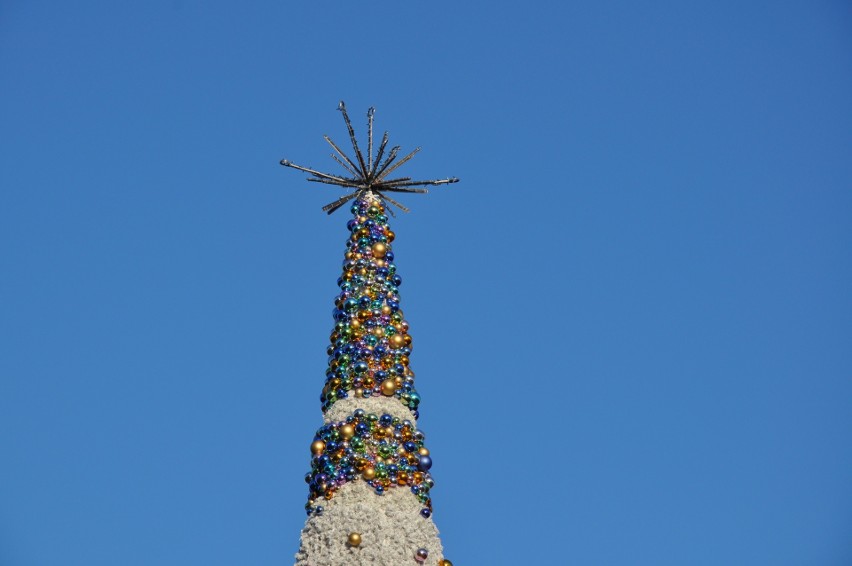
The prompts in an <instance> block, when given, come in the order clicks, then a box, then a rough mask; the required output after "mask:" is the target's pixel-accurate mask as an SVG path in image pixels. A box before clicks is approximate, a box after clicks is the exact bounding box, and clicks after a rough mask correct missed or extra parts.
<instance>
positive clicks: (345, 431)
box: [340, 424, 355, 440]
mask: <svg viewBox="0 0 852 566" xmlns="http://www.w3.org/2000/svg"><path fill="white" fill-rule="evenodd" d="M340 436H342V437H343V438H345V439H346V440H349V439H350V438H352V437H353V436H355V427H354V426H352V425H351V424H345V425H343V426H342V427H340Z"/></svg>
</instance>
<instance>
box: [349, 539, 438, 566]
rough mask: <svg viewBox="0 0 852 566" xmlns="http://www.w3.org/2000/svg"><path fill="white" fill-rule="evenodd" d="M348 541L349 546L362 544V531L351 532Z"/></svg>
mask: <svg viewBox="0 0 852 566" xmlns="http://www.w3.org/2000/svg"><path fill="white" fill-rule="evenodd" d="M348 542H349V546H361V533H349V539H348ZM450 566H452V564H451V565H450Z"/></svg>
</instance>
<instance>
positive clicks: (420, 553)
mask: <svg viewBox="0 0 852 566" xmlns="http://www.w3.org/2000/svg"><path fill="white" fill-rule="evenodd" d="M427 558H429V551H428V550H426V549H425V548H418V549H417V552H415V553H414V559H415V560H416V561H418V562H420V563H421V564H423V563H424V562H426V559H427Z"/></svg>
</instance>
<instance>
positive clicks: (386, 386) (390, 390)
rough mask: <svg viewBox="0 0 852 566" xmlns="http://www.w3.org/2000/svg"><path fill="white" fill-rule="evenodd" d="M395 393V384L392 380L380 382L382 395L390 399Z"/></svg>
mask: <svg viewBox="0 0 852 566" xmlns="http://www.w3.org/2000/svg"><path fill="white" fill-rule="evenodd" d="M394 393H396V383H395V382H394V380H392V379H386V380H384V381H383V382H382V395H385V396H386V397H392V396H393V394H394Z"/></svg>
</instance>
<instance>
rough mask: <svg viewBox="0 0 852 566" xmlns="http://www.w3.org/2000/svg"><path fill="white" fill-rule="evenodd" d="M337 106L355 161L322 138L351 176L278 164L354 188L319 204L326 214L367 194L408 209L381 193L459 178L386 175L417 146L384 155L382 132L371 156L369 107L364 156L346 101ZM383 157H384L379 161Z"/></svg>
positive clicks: (385, 140)
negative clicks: (402, 153) (418, 178)
mask: <svg viewBox="0 0 852 566" xmlns="http://www.w3.org/2000/svg"><path fill="white" fill-rule="evenodd" d="M337 109H338V110H340V112H341V113H342V114H343V121H344V122H346V128H347V129H348V130H349V139H350V140H351V141H352V149H353V150H355V161H353V160H352V159H350V158H349V156H347V155H346V154H345V153H343V150H341V149H340V148H339V147H338V146H337V144H336V143H334V142H333V141H332V140H331V138H330V137H328V136H323V138H325V141H327V142H328V144H329V145H330V146H331V147H332V149H333V150H334V153H332V154H331V157H332V158H333V159H334V160H335V161H337V162H338V163H339V164H340V165H341V166H342V167H343V168H344V169H346V171H347V172H348V173H349V175H351V177H350V176H342V175H332V174H331V173H321V172H319V171H316V170H314V169H311V168H309V167H302V166H301V165H296V164H295V163H293V162H291V161H288V160H286V159H282V160H281V165H283V166H285V167H292V168H293V169H298V170H299V171H304V172H305V173H310V174H311V176H310V177H308V181H312V182H314V183H325V184H326V185H336V186H338V187H348V188H351V189H355V190H354V192H352V193H349V194H348V195H346V196H344V197H341V198H339V199H337V200H336V201H334V202H331V203H329V204H327V205H325V206H324V207H322V209H323V210H324V211H325V212H327V213H328V214H331V213H332V212H334V211H335V210H337V209H338V208H340V207H341V206H343V205H344V204H346V203H347V202H348V201H350V200H352V199H354V198H358V197H363V196H367V195H375V196H377V197H378V198H380V199H381V200H383V201H384V202H386V203H387V204H392V205H394V206H396V207H397V208H399V209H400V210H402V211H403V212H408V211H409V210H408V208H406V207H405V206H404V205H402V204H400V203H398V202H397V201H395V200H394V199H392V198H390V197H389V196H388V195H386V194H384V193H386V192H389V193H428V192H429V191H428V189H425V188H423V187H426V186H429V185H449V184H450V183H458V181H459V180H458V178H456V177H450V178H448V179H436V180H432V181H412V180H411V177H396V178H393V179H391V178H389V175H390V174H391V173H393V172H394V171H396V170H397V169H399V167H401V166H402V165H404V164H405V163H406V162H407V161H408V160H409V159H411V158H412V157H414V155H415V154H416V153H417V152H418V151H420V148H419V147H418V148H415V149H414V151H412V152H411V153H409V154H408V155H406V156H405V157H403V158H402V159H399V160H397V159H396V157H397V154H398V153H399V150H400V149H402V148H401V147H400V146H398V145H397V146H394V147H392V148H391V149H390V151H389V152H388V154H387V155H385V148H386V147H387V145H388V133H387V132H385V134H384V136H382V142H381V143H380V144H379V149H378V151H376V157H375V159H373V114H375V109H374V108H370V109H369V110H367V159H366V160H365V159H364V155H363V154H362V153H361V150H360V149H359V148H358V141H357V140H356V139H355V130H353V129H352V122H350V121H349V114H347V113H346V105H345V104H344V103H343V101H342V100H341V101H340V104H339V105H338V107H337ZM383 157H384V161H382V158H383ZM388 210H391V208H390V207H388Z"/></svg>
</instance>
